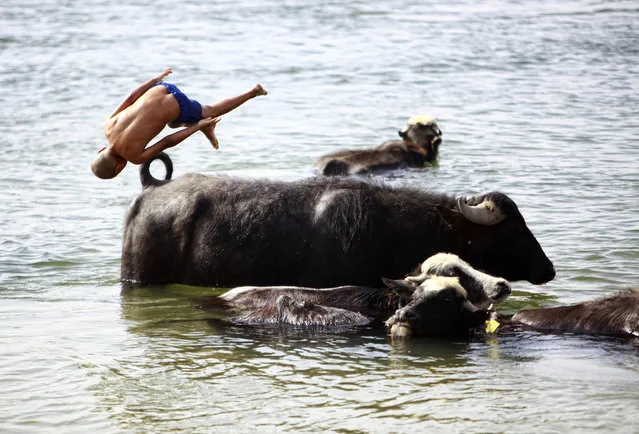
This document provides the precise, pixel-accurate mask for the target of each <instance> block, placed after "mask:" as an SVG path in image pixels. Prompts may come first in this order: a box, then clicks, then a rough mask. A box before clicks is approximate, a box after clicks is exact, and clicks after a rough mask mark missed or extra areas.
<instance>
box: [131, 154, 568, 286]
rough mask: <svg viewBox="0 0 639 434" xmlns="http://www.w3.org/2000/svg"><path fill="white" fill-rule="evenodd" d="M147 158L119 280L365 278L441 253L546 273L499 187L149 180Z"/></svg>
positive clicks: (372, 281)
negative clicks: (468, 190) (461, 192)
mask: <svg viewBox="0 0 639 434" xmlns="http://www.w3.org/2000/svg"><path fill="white" fill-rule="evenodd" d="M167 158H168V157H167ZM163 161H164V160H163ZM149 164H150V161H148V162H146V163H145V164H144V165H143V166H142V168H141V171H140V178H141V181H142V185H143V186H144V187H145V188H144V190H143V191H142V192H141V193H140V195H139V196H138V197H137V198H136V199H135V200H133V202H132V203H131V205H130V206H129V208H128V210H127V212H126V216H125V222H124V234H123V245H122V279H124V280H127V281H133V282H142V283H185V284H191V285H205V286H217V287H234V286H240V285H246V284H251V285H295V286H307V287H315V288H322V287H332V286H339V285H344V284H353V285H366V286H375V285H377V284H378V282H379V281H380V279H381V278H382V277H391V278H397V277H403V276H405V275H406V274H408V273H409V272H410V271H411V270H412V269H413V268H414V267H416V266H417V265H418V264H419V263H420V262H421V261H422V260H423V258H424V257H428V256H431V255H433V254H435V253H437V252H442V251H443V252H450V253H454V254H456V255H458V256H459V257H460V258H462V259H463V260H465V261H467V262H468V263H469V264H470V265H471V266H473V267H475V268H478V269H481V270H483V271H485V272H487V273H489V274H492V275H496V276H503V277H504V278H506V279H508V280H528V281H530V282H532V283H534V284H541V283H545V282H547V281H549V280H552V279H553V278H554V276H555V269H554V268H553V265H552V263H551V262H550V260H549V259H548V258H547V257H546V255H545V254H544V252H543V250H542V248H541V247H540V245H539V243H538V242H537V240H536V239H535V237H534V236H533V234H532V233H531V232H530V230H529V229H528V227H527V226H526V223H525V221H524V218H523V217H522V215H521V214H520V213H519V210H518V209H517V206H516V205H515V203H514V202H513V201H512V200H511V199H509V198H508V197H507V196H506V195H505V194H502V193H499V192H492V193H488V194H483V195H480V196H475V197H470V198H467V199H462V198H456V197H453V196H448V195H443V194H438V193H430V192H425V191H421V190H419V189H416V188H393V187H389V186H385V185H380V184H378V183H372V182H367V181H364V180H359V179H351V178H342V177H338V178H331V177H316V178H310V179H304V180H300V181H295V182H281V181H271V180H247V179H237V178H231V177H209V176H203V175H197V174H188V175H185V176H182V177H180V178H178V179H176V180H173V181H169V180H165V181H158V180H155V179H154V178H152V177H151V175H150V174H149V171H148V165H149ZM161 182H165V183H164V184H162V183H161Z"/></svg>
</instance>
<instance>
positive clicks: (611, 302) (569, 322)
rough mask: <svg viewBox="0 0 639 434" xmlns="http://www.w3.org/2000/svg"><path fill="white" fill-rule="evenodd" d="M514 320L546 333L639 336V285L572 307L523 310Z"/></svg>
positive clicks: (512, 320)
mask: <svg viewBox="0 0 639 434" xmlns="http://www.w3.org/2000/svg"><path fill="white" fill-rule="evenodd" d="M511 322H513V323H515V324H523V325H525V326H527V327H531V328H533V329H535V330H539V331H546V332H559V333H563V332H568V333H579V334H602V335H612V336H619V337H624V336H627V337H630V336H633V337H639V288H635V289H628V290H626V291H622V292H619V293H617V294H614V295H612V296H607V297H603V298H599V299H596V300H592V301H586V302H583V303H578V304H574V305H570V306H559V307H551V308H545V309H531V310H522V311H520V312H518V313H516V314H515V315H514V316H513V317H512V319H511Z"/></svg>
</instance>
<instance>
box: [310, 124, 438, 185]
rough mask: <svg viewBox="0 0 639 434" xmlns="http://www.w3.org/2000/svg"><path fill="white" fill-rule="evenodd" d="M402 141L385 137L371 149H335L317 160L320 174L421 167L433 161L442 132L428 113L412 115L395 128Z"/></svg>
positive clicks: (363, 172)
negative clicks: (403, 125)
mask: <svg viewBox="0 0 639 434" xmlns="http://www.w3.org/2000/svg"><path fill="white" fill-rule="evenodd" d="M399 136H400V137H401V138H402V140H389V141H387V142H384V143H382V144H381V145H379V146H378V147H376V148H373V149H358V150H346V151H338V152H335V153H333V154H328V155H324V156H322V157H320V158H318V159H317V161H316V162H315V168H316V169H317V170H318V171H319V172H321V173H322V174H323V175H327V176H332V175H355V174H365V173H371V172H378V171H383V170H390V169H397V168H402V167H424V164H426V163H432V162H434V161H435V160H437V152H438V150H439V145H440V144H441V142H442V132H441V130H440V129H439V127H438V126H437V122H435V118H433V117H431V116H424V115H420V116H414V117H412V118H410V119H409V120H408V123H407V124H406V126H405V127H404V128H402V129H401V130H399Z"/></svg>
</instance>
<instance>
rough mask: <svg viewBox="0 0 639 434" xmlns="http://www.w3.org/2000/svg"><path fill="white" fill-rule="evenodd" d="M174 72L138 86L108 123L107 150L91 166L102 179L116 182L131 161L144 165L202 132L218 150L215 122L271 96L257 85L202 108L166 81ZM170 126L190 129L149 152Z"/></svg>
mask: <svg viewBox="0 0 639 434" xmlns="http://www.w3.org/2000/svg"><path fill="white" fill-rule="evenodd" d="M172 72H173V71H172V70H171V68H168V69H166V70H165V71H164V72H163V73H162V74H160V75H159V76H157V77H155V78H153V79H151V80H148V81H147V82H145V83H143V84H141V85H140V86H138V87H137V88H136V89H135V90H133V91H132V92H131V94H130V95H129V96H128V97H127V99H125V100H124V101H123V102H122V103H121V104H120V105H119V106H118V108H116V109H115V111H114V112H113V114H112V115H111V116H109V118H108V119H107V120H106V121H105V122H104V135H105V136H106V138H107V140H108V142H109V146H107V147H106V148H103V149H101V150H100V151H99V152H98V155H97V156H96V157H95V158H94V159H93V161H92V162H91V170H92V171H93V173H94V174H95V175H96V176H97V177H98V178H102V179H110V178H113V177H115V176H117V175H118V174H119V173H120V172H121V171H122V169H124V166H126V163H127V161H130V162H131V163H133V164H141V163H144V162H145V161H147V160H148V159H149V158H151V157H153V156H155V155H157V154H159V153H160V152H162V151H164V150H165V149H167V148H170V147H172V146H175V145H177V144H178V143H180V142H181V141H182V140H184V139H186V138H187V137H189V136H190V135H191V134H193V133H195V132H196V131H202V133H204V135H205V136H206V137H207V138H208V139H209V141H210V142H211V144H212V145H213V147H214V148H215V149H217V148H218V143H217V139H216V138H215V124H217V123H218V122H219V118H218V117H217V116H221V115H223V114H225V113H228V112H230V111H231V110H233V109H235V108H237V107H239V106H240V105H242V104H244V103H245V102H246V101H248V100H250V99H252V98H255V97H256V96H260V95H266V94H267V92H266V91H265V90H264V89H263V88H262V86H261V85H259V84H256V85H255V86H254V87H253V88H252V89H251V90H249V91H248V92H245V93H243V94H240V95H237V96H234V97H231V98H227V99H224V100H222V101H219V102H217V103H215V104H212V105H201V104H200V103H199V102H197V101H195V100H192V99H189V98H188V97H187V96H186V95H184V94H183V93H182V92H181V91H180V90H179V89H178V88H177V87H176V86H175V85H173V84H170V83H165V82H163V81H162V79H163V78H164V77H166V76H167V75H169V74H171V73H172ZM167 124H168V126H169V127H171V128H178V127H186V128H184V129H182V130H180V131H178V132H176V133H173V134H171V135H168V136H166V137H164V138H162V139H161V140H159V141H157V142H156V143H154V144H153V145H151V146H149V147H147V145H148V144H149V142H151V140H152V139H153V138H154V137H155V136H157V135H158V134H160V132H161V131H162V130H163V129H164V127H165V126H166V125H167Z"/></svg>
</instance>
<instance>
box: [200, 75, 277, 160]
mask: <svg viewBox="0 0 639 434" xmlns="http://www.w3.org/2000/svg"><path fill="white" fill-rule="evenodd" d="M267 93H268V92H266V91H265V90H264V88H263V87H262V86H261V85H259V84H256V85H255V86H254V87H253V89H251V90H249V91H248V92H245V93H243V94H240V95H237V96H233V97H231V98H227V99H223V100H222V101H219V102H216V103H215V104H211V105H203V106H202V117H203V118H215V117H218V116H222V115H223V114H226V113H228V112H230V111H231V110H234V109H236V108H238V107H239V106H241V105H242V104H244V103H245V102H246V101H248V100H250V99H253V98H255V97H256V96H260V95H266V94H267ZM202 132H204V131H202ZM214 146H215V145H214ZM216 149H217V148H216Z"/></svg>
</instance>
